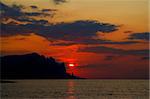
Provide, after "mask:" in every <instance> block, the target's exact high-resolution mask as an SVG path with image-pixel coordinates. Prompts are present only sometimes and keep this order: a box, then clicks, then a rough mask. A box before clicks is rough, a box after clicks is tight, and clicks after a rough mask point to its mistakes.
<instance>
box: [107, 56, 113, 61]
mask: <svg viewBox="0 0 150 99" xmlns="http://www.w3.org/2000/svg"><path fill="white" fill-rule="evenodd" d="M114 58H115V56H106V57H105V60H107V61H110V60H113V59H114Z"/></svg>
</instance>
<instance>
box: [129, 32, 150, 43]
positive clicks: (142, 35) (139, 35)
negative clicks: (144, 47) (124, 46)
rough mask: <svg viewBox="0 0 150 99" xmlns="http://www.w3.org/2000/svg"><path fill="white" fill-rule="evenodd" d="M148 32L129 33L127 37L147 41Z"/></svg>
mask: <svg viewBox="0 0 150 99" xmlns="http://www.w3.org/2000/svg"><path fill="white" fill-rule="evenodd" d="M149 34H150V33H149V32H143V33H134V34H131V35H130V37H129V39H135V40H145V41H148V40H149V36H150V35H149Z"/></svg>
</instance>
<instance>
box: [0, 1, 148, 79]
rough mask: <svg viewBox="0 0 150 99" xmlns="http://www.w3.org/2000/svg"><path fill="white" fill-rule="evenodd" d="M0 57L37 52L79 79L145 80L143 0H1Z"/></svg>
mask: <svg viewBox="0 0 150 99" xmlns="http://www.w3.org/2000/svg"><path fill="white" fill-rule="evenodd" d="M0 5H1V11H0V13H1V15H0V16H1V37H0V43H1V49H0V51H1V56H4V55H15V54H26V53H32V52H37V53H39V54H40V55H44V56H45V57H54V58H56V60H57V61H60V62H65V63H66V64H69V63H74V64H76V66H75V67H73V68H70V67H67V65H66V68H67V72H68V73H72V72H73V73H74V75H76V76H79V77H84V78H104V79H107V78H129V79H136V78H142V79H146V78H148V76H149V33H150V32H149V28H148V25H149V24H148V23H149V19H148V16H149V15H148V12H149V11H148V0H11V1H10V0H1V2H0Z"/></svg>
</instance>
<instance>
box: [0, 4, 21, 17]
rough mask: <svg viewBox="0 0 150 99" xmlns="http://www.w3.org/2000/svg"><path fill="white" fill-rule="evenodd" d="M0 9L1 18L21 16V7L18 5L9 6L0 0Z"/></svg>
mask: <svg viewBox="0 0 150 99" xmlns="http://www.w3.org/2000/svg"><path fill="white" fill-rule="evenodd" d="M0 8H1V9H0V11H1V14H0V16H1V18H17V17H20V16H22V14H23V13H22V12H21V8H19V6H18V7H17V6H12V7H9V6H7V5H5V4H3V3H1V2H0Z"/></svg>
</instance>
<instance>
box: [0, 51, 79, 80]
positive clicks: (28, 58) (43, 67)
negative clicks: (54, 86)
mask: <svg viewBox="0 0 150 99" xmlns="http://www.w3.org/2000/svg"><path fill="white" fill-rule="evenodd" d="M0 62H1V65H0V66H1V79H80V78H79V77H77V76H74V75H70V74H68V73H67V72H66V67H65V64H64V63H60V62H57V61H56V60H55V59H54V58H52V57H50V58H46V57H45V56H42V55H39V54H37V53H31V54H25V55H9V56H3V57H0Z"/></svg>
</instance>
